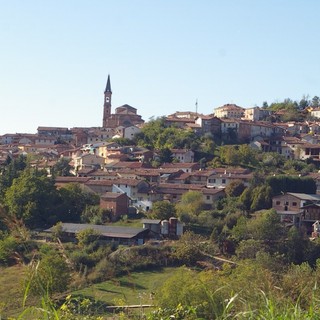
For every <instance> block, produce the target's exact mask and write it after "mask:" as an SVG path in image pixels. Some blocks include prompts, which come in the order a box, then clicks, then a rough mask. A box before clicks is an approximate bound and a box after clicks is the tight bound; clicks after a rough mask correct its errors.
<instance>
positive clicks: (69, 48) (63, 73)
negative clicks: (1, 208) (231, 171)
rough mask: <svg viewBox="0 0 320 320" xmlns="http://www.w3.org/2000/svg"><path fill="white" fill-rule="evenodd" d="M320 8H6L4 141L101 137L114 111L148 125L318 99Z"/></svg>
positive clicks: (295, 4) (214, 4)
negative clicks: (36, 136) (108, 88)
mask: <svg viewBox="0 0 320 320" xmlns="http://www.w3.org/2000/svg"><path fill="white" fill-rule="evenodd" d="M319 9H320V4H319V3H318V2H317V1H309V2H308V5H306V4H305V2H302V1H300V0H296V1H289V0H285V1H281V3H279V1H275V0H272V1H267V2H259V3H255V2H252V1H250V0H243V1H239V2H235V1H231V0H228V1H224V2H223V3H222V2H221V1H215V0H214V1H209V0H203V1H201V2H200V3H197V2H192V1H187V2H186V1H181V0H178V1H175V2H174V3H170V4H169V3H166V2H157V3H156V2H149V1H145V0H143V1H139V2H138V3H133V2H132V1H128V0H123V1H117V2H111V1H98V0H94V1H91V2H90V3H88V2H86V1H77V2H74V1H71V2H65V1H61V0H59V1H55V2H54V3H51V2H49V1H46V2H43V3H39V2H38V1H28V2H15V1H13V2H4V1H2V2H0V18H1V23H2V24H1V25H2V28H0V39H1V43H2V47H3V48H5V50H2V51H1V52H0V59H1V61H2V62H3V63H2V66H1V73H0V85H1V94H0V106H1V110H2V114H1V118H0V134H5V133H11V132H13V133H14V132H35V130H36V128H37V126H60V127H95V126H100V125H101V124H100V119H101V112H102V111H101V105H102V104H103V90H104V87H105V83H106V80H107V76H108V74H110V75H111V77H112V83H113V90H114V91H113V93H114V95H113V104H112V106H113V108H116V107H118V106H121V105H124V104H129V105H131V106H132V107H134V108H137V109H138V110H139V113H140V114H141V116H142V118H143V119H144V120H145V121H148V120H149V119H150V118H151V117H155V118H156V117H159V116H164V115H169V114H172V113H174V112H176V111H187V110H188V111H195V109H196V106H195V105H196V103H197V109H198V112H199V113H202V114H210V113H212V112H213V110H214V109H215V108H217V107H220V106H222V105H224V104H228V103H233V104H236V105H239V106H241V107H244V108H251V107H254V106H256V105H257V106H262V103H263V102H264V101H267V102H268V103H269V104H270V103H272V102H275V101H283V100H284V99H286V98H291V99H292V100H300V99H301V98H302V97H303V96H304V95H309V96H310V97H313V96H315V95H317V94H318V88H319V74H320V72H319V71H320V70H319V68H320V66H319V61H318V57H317V52H318V51H319V43H318V42H317V41H314V39H316V36H317V34H316V31H317V30H318V25H317V20H318V19H317V13H318V12H319Z"/></svg>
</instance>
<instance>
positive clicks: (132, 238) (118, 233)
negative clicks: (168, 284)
mask: <svg viewBox="0 0 320 320" xmlns="http://www.w3.org/2000/svg"><path fill="white" fill-rule="evenodd" d="M61 226H62V232H63V233H64V234H65V235H66V236H68V237H71V238H75V236H76V234H77V233H78V232H80V231H82V230H86V229H93V230H95V231H97V232H98V233H99V234H100V235H101V239H102V240H107V241H113V242H116V243H121V244H127V245H135V244H143V243H144V242H145V241H146V240H148V239H149V234H150V230H149V229H143V228H131V227H119V226H105V225H96V224H80V223H62V224H61ZM53 230H54V227H51V228H49V229H47V230H45V231H47V232H53Z"/></svg>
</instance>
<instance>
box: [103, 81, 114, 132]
mask: <svg viewBox="0 0 320 320" xmlns="http://www.w3.org/2000/svg"><path fill="white" fill-rule="evenodd" d="M111 96H112V91H111V83H110V75H108V80H107V85H106V89H105V90H104V104H103V121H102V127H104V128H105V127H107V122H108V119H109V117H110V114H111Z"/></svg>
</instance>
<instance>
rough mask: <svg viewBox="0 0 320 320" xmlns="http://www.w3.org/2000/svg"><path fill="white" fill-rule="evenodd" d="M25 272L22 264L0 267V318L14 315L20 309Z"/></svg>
mask: <svg viewBox="0 0 320 320" xmlns="http://www.w3.org/2000/svg"><path fill="white" fill-rule="evenodd" d="M25 273H26V267H25V266H23V265H15V266H12V267H8V268H0V319H1V317H4V316H16V315H18V314H19V313H20V312H21V311H22V302H23V294H24V292H23V287H24V285H23V283H24V280H25ZM29 302H30V303H32V301H29Z"/></svg>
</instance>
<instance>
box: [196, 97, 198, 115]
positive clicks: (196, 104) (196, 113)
mask: <svg viewBox="0 0 320 320" xmlns="http://www.w3.org/2000/svg"><path fill="white" fill-rule="evenodd" d="M196 114H198V98H197V99H196Z"/></svg>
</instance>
